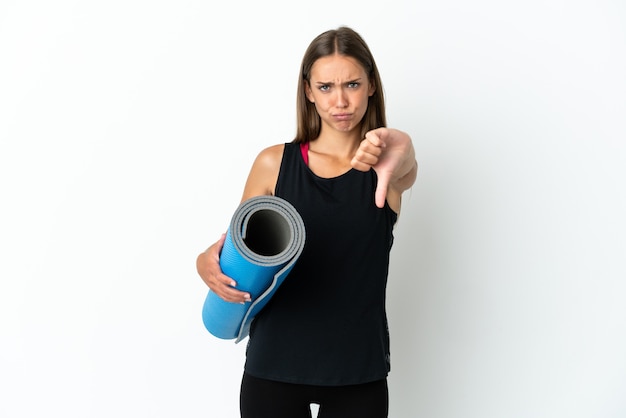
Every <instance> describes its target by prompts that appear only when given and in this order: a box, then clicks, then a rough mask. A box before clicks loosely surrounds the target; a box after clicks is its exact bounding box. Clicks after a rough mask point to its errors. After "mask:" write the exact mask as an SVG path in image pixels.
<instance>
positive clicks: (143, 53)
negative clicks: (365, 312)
mask: <svg viewBox="0 0 626 418" xmlns="http://www.w3.org/2000/svg"><path fill="white" fill-rule="evenodd" d="M340 24H348V25H350V26H352V27H353V28H355V29H356V30H357V31H359V32H360V33H361V34H362V35H363V36H364V37H365V39H366V40H367V41H368V43H369V45H370V47H371V48H372V50H373V52H374V54H375V55H376V57H377V61H378V64H379V67H380V71H381V73H382V76H383V81H384V84H385V90H386V93H387V98H388V111H389V122H390V125H392V126H395V127H398V128H401V129H404V130H406V131H408V132H410V133H411V134H412V136H413V138H414V141H415V146H416V149H417V155H418V159H419V162H420V173H419V177H418V181H417V183H416V185H415V186H414V187H413V189H412V190H411V191H409V192H408V193H407V194H406V197H405V201H404V207H403V213H402V215H401V218H400V221H399V223H398V227H397V233H396V243H395V247H394V250H393V254H392V257H393V265H392V268H391V275H390V285H389V294H388V300H389V317H390V326H391V332H392V373H391V375H390V387H391V415H390V416H391V417H393V418H403V417H407V418H414V417H428V418H458V417H463V418H472V417H477V418H502V417H507V418H515V417H523V418H542V417H546V418H554V417H568V418H583V417H585V418H587V417H593V418H609V417H610V418H617V417H623V416H625V415H626V400H625V399H626V398H625V397H624V393H626V355H625V353H626V307H624V305H623V299H624V294H625V292H626V284H624V279H626V261H625V259H626V240H625V238H624V234H625V233H626V221H625V220H624V215H623V214H624V213H626V193H625V187H624V179H625V178H626V122H625V121H626V118H625V116H626V100H625V99H624V97H626V78H625V77H624V74H626V6H625V5H624V3H623V2H621V1H617V0H615V1H608V0H606V1H597V0H595V1H591V0H587V1H582V0H581V1H573V2H563V1H556V0H547V1H546V0H541V1H540V0H530V1H525V2H498V1H488V0H478V1H475V2H465V1H460V0H442V1H438V2H425V1H410V2H409V1H406V2H403V1H399V0H388V1H386V2H383V3H380V2H362V1H344V2H335V1H328V0H322V1H319V2H317V3H302V4H300V3H297V2H289V3H284V4H283V2H282V1H281V2H279V1H270V2H256V1H247V2H231V3H228V5H226V3H225V2H224V4H217V5H216V4H215V3H211V2H206V1H198V0H183V1H165V0H164V1H156V2H150V1H147V0H146V1H141V0H125V1H108V2H84V1H78V0H74V1H72V0H62V1H57V2H46V1H16V0H14V1H4V2H3V3H2V4H1V5H0V141H1V145H0V193H1V196H2V204H1V206H0V211H1V217H0V245H1V247H0V251H1V257H2V258H1V260H2V261H1V263H0V280H1V284H0V286H1V288H0V351H1V353H2V355H1V356H0V399H1V401H0V416H2V417H7V418H17V417H20V418H21V417H36V416H37V417H39V416H46V417H52V416H54V417H66V418H67V417H81V418H83V417H107V418H108V417H112V416H115V417H151V418H156V417H189V418H191V417H207V416H210V417H235V416H238V385H239V381H240V377H241V371H242V366H243V361H244V353H243V350H244V344H240V345H235V344H234V343H233V342H232V341H221V340H217V339H215V338H213V337H211V336H210V335H209V334H208V332H206V330H205V329H204V328H203V325H202V321H201V315H200V312H201V306H202V303H203V301H204V298H205V296H206V290H207V289H206V287H205V285H204V284H203V283H202V282H201V281H200V279H199V278H198V277H197V275H196V272H195V265H194V264H195V257H196V255H197V253H198V252H200V251H201V250H203V249H204V248H205V247H206V246H207V245H209V244H210V243H211V242H213V241H214V240H215V239H217V237H218V236H219V234H220V233H221V232H222V231H224V230H225V228H226V226H227V223H228V221H229V219H230V215H231V214H232V212H233V210H234V209H235V208H236V206H237V204H238V202H239V199H240V194H241V190H242V187H243V182H244V179H245V177H246V175H247V171H248V169H249V167H250V164H251V162H252V159H253V158H254V156H255V155H256V153H257V152H258V151H259V150H260V149H261V148H263V147H265V146H268V145H271V144H274V143H278V142H287V141H289V140H291V138H292V136H293V133H294V127H295V121H294V119H295V113H294V102H295V87H296V79H297V72H298V66H299V63H300V59H301V57H302V54H303V52H304V49H305V48H306V46H307V45H308V43H309V42H310V40H311V39H312V38H313V37H314V36H315V35H317V34H318V33H320V32H322V31H323V30H326V29H329V28H333V27H336V26H338V25H340Z"/></svg>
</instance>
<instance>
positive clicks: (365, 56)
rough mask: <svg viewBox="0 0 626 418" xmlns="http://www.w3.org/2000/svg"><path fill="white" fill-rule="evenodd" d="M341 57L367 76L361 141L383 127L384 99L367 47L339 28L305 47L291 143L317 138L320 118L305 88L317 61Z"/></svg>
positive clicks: (384, 120) (352, 34)
mask: <svg viewBox="0 0 626 418" xmlns="http://www.w3.org/2000/svg"><path fill="white" fill-rule="evenodd" d="M335 53H336V54H339V55H344V56H347V57H352V58H354V59H356V60H357V61H358V62H359V63H360V64H361V66H363V69H364V70H365V72H366V73H367V76H368V78H369V81H370V83H372V84H373V85H374V88H375V91H374V94H373V95H372V96H370V97H369V100H368V104H367V110H366V112H365V115H363V119H362V120H361V137H365V134H366V133H367V132H368V131H370V130H372V129H376V128H380V127H383V126H386V125H387V121H386V116H385V98H384V95H383V86H382V82H381V80H380V74H379V73H378V68H377V67H376V62H375V61H374V56H373V55H372V53H371V51H370V49H369V47H368V46H367V44H366V43H365V41H364V40H363V38H361V36H360V35H359V34H358V33H356V32H355V31H354V30H352V29H350V28H348V27H345V26H342V27H339V28H337V29H332V30H329V31H326V32H324V33H322V34H320V35H318V36H317V37H316V38H315V39H314V40H313V41H312V42H311V44H310V45H309V47H308V48H307V50H306V52H305V53H304V57H303V58H302V64H301V66H300V75H299V80H298V95H297V104H296V113H297V123H298V127H297V132H296V137H295V138H294V140H293V142H295V143H304V142H308V141H311V140H313V139H315V138H317V137H318V136H319V134H320V129H321V121H320V116H319V114H318V113H317V111H316V110H315V104H314V103H311V102H310V101H309V100H308V99H307V97H306V92H305V89H306V86H307V84H308V83H309V81H310V80H311V67H313V64H314V63H315V61H317V60H318V59H319V58H322V57H326V56H329V55H333V54H335Z"/></svg>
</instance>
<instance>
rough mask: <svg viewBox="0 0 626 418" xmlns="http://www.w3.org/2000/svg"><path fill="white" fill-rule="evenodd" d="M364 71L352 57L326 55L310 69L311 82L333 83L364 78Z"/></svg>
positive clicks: (365, 75)
mask: <svg viewBox="0 0 626 418" xmlns="http://www.w3.org/2000/svg"><path fill="white" fill-rule="evenodd" d="M365 77H367V74H365V69H364V68H363V66H361V64H360V63H359V62H358V61H357V60H356V59H354V58H352V57H347V56H344V55H338V54H334V55H328V56H326V57H321V58H318V59H317V61H315V62H314V63H313V66H312V67H311V80H316V81H334V80H355V79H357V78H365Z"/></svg>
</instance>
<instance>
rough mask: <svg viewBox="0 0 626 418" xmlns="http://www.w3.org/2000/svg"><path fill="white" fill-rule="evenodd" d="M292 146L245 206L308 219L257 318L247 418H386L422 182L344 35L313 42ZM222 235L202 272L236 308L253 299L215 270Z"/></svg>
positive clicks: (361, 52) (405, 140) (253, 181)
mask: <svg viewBox="0 0 626 418" xmlns="http://www.w3.org/2000/svg"><path fill="white" fill-rule="evenodd" d="M297 107H298V109H297V110H298V128H297V135H296V138H295V139H294V140H293V141H292V142H290V143H286V144H279V145H274V146H271V147H269V148H266V149H264V150H263V151H261V152H260V153H259V155H258V157H257V158H256V159H255V161H254V163H253V165H252V168H251V170H250V174H249V176H248V180H247V182H246V184H245V188H244V191H243V196H242V201H244V200H247V199H249V198H251V197H254V196H259V195H276V196H278V197H281V198H283V199H285V200H287V201H289V202H290V203H291V204H292V205H293V206H294V207H295V208H296V209H297V210H298V212H299V213H300V215H301V216H302V218H303V220H304V224H305V227H306V233H307V241H306V244H305V247H304V250H303V252H302V254H301V256H300V258H299V259H298V261H297V263H296V265H295V266H294V268H293V269H292V271H291V273H290V274H289V276H288V277H287V278H286V279H285V281H284V282H283V284H282V285H281V287H280V288H279V289H278V291H277V292H276V294H275V295H274V297H273V298H272V300H271V301H270V302H269V303H268V304H267V305H266V306H265V308H264V309H263V310H262V311H261V312H260V313H259V315H258V316H257V317H256V318H255V319H254V321H253V323H252V327H251V330H250V337H249V341H248V348H247V352H246V364H245V371H244V376H243V380H242V386H241V397H240V400H241V405H240V407H241V416H242V417H243V418H260V417H271V418H281V417H285V418H299V417H310V416H311V415H310V404H311V403H316V404H319V405H320V409H319V416H320V417H325V418H332V417H341V418H349V417H359V418H367V417H372V418H381V417H386V416H387V411H388V390H387V380H386V379H387V374H388V372H389V369H390V364H389V334H388V328H387V319H386V312H385V289H386V283H387V271H388V265H389V252H390V250H391V245H392V242H393V227H394V225H395V222H396V220H397V216H398V214H399V213H400V203H401V196H402V193H403V192H404V191H405V190H406V189H408V188H409V187H411V186H412V185H413V183H414V181H415V177H416V175H417V162H416V160H415V154H414V149H413V145H412V143H411V139H410V137H409V136H408V135H407V134H406V133H404V132H401V131H398V130H394V129H389V128H386V127H385V125H386V118H385V105H384V98H383V88H382V83H381V80H380V76H379V73H378V69H377V67H376V64H375V61H374V58H373V56H372V54H371V52H370V50H369V48H368V46H367V45H366V43H365V42H364V41H363V39H362V38H361V37H360V36H359V35H358V34H357V33H356V32H355V31H353V30H352V29H350V28H347V27H340V28H338V29H336V30H330V31H327V32H324V33H322V34H321V35H319V36H318V37H317V38H315V39H314V40H313V41H312V42H311V44H310V45H309V47H308V49H307V51H306V53H305V55H304V58H303V60H302V66H301V72H300V81H299V84H298V97H297ZM223 244H224V236H222V237H221V238H220V239H219V240H218V241H217V242H216V243H215V244H213V245H212V246H211V247H209V248H208V249H207V250H206V251H205V252H204V253H202V254H200V255H199V256H198V259H197V269H198V273H199V274H200V276H201V277H202V279H203V280H204V281H205V282H206V284H207V285H208V286H209V288H210V289H211V290H212V291H213V292H215V293H216V294H217V295H218V296H220V297H221V298H222V299H224V300H225V301H228V302H233V303H245V302H249V301H250V295H249V294H247V293H246V292H242V291H239V290H237V289H235V286H236V283H235V282H234V280H233V279H231V278H230V277H227V276H225V275H224V274H223V273H222V272H221V270H220V267H219V255H220V251H221V248H222V246H223Z"/></svg>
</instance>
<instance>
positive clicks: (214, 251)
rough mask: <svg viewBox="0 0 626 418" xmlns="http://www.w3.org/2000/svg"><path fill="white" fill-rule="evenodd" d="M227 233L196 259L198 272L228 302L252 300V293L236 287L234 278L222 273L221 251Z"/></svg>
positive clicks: (210, 287) (212, 289)
mask: <svg viewBox="0 0 626 418" xmlns="http://www.w3.org/2000/svg"><path fill="white" fill-rule="evenodd" d="M225 240H226V234H222V236H221V237H220V239H219V240H218V241H217V242H216V243H215V244H213V245H211V246H210V247H209V248H207V250H206V251H205V252H203V253H201V254H200V255H198V258H197V259H196V269H197V270H198V274H199V275H200V277H201V278H202V280H204V282H205V283H206V284H207V286H209V289H211V291H213V292H214V293H215V294H216V295H218V296H219V297H220V298H222V299H224V300H225V301H226V302H233V303H245V302H250V301H251V299H250V294H249V293H247V292H242V291H240V290H237V289H235V286H237V283H236V282H235V280H233V279H232V278H230V277H228V276H227V275H225V274H224V273H222V269H221V267H220V253H221V252H222V247H224V241H225Z"/></svg>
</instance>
